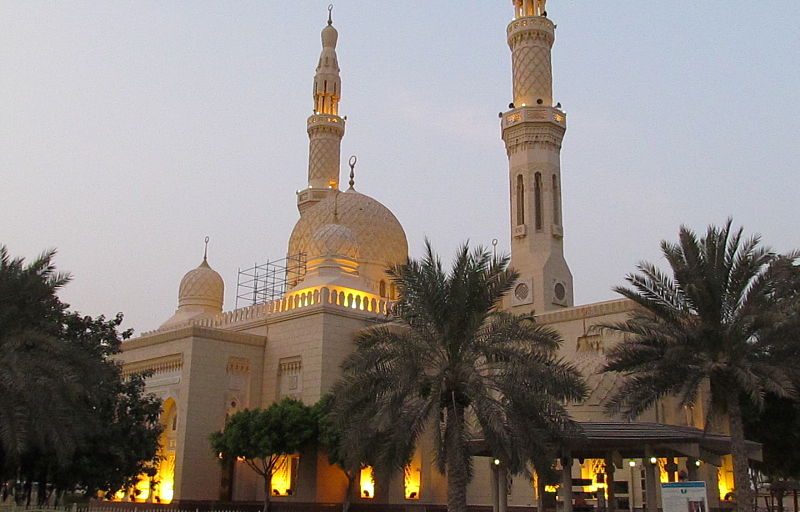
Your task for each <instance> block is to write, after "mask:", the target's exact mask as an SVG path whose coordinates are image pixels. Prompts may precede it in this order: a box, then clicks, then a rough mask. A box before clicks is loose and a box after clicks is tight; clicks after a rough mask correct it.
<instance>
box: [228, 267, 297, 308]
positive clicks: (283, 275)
mask: <svg viewBox="0 0 800 512" xmlns="http://www.w3.org/2000/svg"><path fill="white" fill-rule="evenodd" d="M305 275H306V255H305V253H298V254H293V255H289V256H287V257H285V258H283V259H280V260H275V261H269V260H267V262H266V263H261V264H259V263H256V264H255V265H253V266H252V267H248V268H245V269H242V268H239V275H238V277H237V279H236V308H239V307H240V301H241V306H242V307H244V306H252V305H255V304H263V303H265V302H270V301H273V300H276V299H280V298H282V297H283V296H284V294H285V293H286V292H287V291H288V290H289V288H291V287H292V286H294V285H295V284H297V282H298V281H300V280H302V278H303V277H304V276H305Z"/></svg>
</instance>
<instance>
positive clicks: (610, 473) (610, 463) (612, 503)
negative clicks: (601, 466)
mask: <svg viewBox="0 0 800 512" xmlns="http://www.w3.org/2000/svg"><path fill="white" fill-rule="evenodd" d="M614 469H615V468H614V457H613V456H608V457H606V489H607V490H606V495H608V502H607V503H608V505H607V507H608V511H609V512H614V511H615V510H616V509H617V497H616V496H615V495H614Z"/></svg>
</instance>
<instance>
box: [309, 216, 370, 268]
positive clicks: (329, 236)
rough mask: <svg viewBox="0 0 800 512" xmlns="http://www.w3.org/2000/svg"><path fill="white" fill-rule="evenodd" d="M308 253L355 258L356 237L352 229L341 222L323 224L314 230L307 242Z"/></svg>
mask: <svg viewBox="0 0 800 512" xmlns="http://www.w3.org/2000/svg"><path fill="white" fill-rule="evenodd" d="M309 254H315V255H318V256H339V257H342V256H343V257H346V258H350V259H352V260H357V259H358V255H359V250H358V239H357V238H356V235H355V234H353V231H352V230H351V229H350V228H348V227H347V226H343V225H341V224H323V225H322V226H320V228H319V229H317V230H316V231H315V232H314V235H313V236H312V237H311V243H310V244H309Z"/></svg>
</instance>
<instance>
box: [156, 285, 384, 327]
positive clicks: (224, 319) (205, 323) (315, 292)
mask: <svg viewBox="0 0 800 512" xmlns="http://www.w3.org/2000/svg"><path fill="white" fill-rule="evenodd" d="M316 305H325V306H334V307H339V308H342V309H349V310H353V311H364V312H367V313H373V314H375V315H377V316H383V317H387V316H389V315H390V314H391V310H392V305H393V302H392V301H389V300H387V299H384V298H380V297H378V296H376V295H373V294H371V293H367V292H363V291H360V290H354V289H351V288H340V287H330V288H329V287H327V286H323V287H321V288H313V289H304V290H298V291H296V292H291V293H288V294H287V295H286V296H285V297H283V298H282V299H277V300H273V301H270V302H265V303H263V304H255V305H253V306H247V307H244V308H238V309H234V310H233V311H226V312H224V313H220V314H218V315H216V316H214V317H211V318H202V319H200V320H189V321H188V322H186V323H185V324H183V326H189V325H197V326H200V327H217V328H219V327H227V326H230V325H234V324H239V323H244V322H250V321H255V320H258V319H260V318H263V317H265V316H268V315H274V314H279V313H286V312H289V311H296V310H299V309H302V308H307V307H310V306H316ZM156 332H159V331H157V330H156V331H149V332H145V333H143V334H142V335H143V336H146V335H149V334H155V333H156Z"/></svg>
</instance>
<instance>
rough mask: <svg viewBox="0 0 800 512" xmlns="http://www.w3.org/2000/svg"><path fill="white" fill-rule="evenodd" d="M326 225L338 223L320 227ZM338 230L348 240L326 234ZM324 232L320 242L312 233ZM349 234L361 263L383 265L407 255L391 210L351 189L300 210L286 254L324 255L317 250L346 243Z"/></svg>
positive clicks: (308, 257) (402, 238) (311, 256)
mask: <svg viewBox="0 0 800 512" xmlns="http://www.w3.org/2000/svg"><path fill="white" fill-rule="evenodd" d="M326 225H333V226H340V227H338V228H334V227H330V228H325V229H321V228H323V227H324V226H326ZM341 226H343V227H345V228H347V232H345V231H344V230H341ZM337 233H341V234H342V235H343V238H346V239H347V240H342V241H338V242H335V243H334V242H333V241H332V240H331V239H330V237H329V235H334V236H335V235H336V234H337ZM323 234H324V235H326V236H324V238H325V239H326V240H327V242H326V243H325V244H320V243H319V236H316V237H315V235H323ZM351 237H355V240H356V241H357V243H358V248H357V249H358V250H357V253H356V254H357V259H358V261H359V262H361V263H371V264H376V265H381V266H385V265H387V264H397V263H403V262H405V261H406V259H407V258H408V242H407V240H406V234H405V231H403V227H402V226H401V225H400V222H398V221H397V218H396V217H395V216H394V214H392V212H391V211H389V209H388V208H386V207H385V206H383V205H382V204H381V203H379V202H378V201H376V200H375V199H373V198H371V197H369V196H367V195H364V194H361V193H359V192H356V191H355V190H352V189H351V190H348V191H347V192H339V193H335V194H332V195H331V196H330V197H328V198H327V199H325V200H323V201H320V202H319V203H317V204H315V205H314V206H312V207H311V208H309V209H308V210H306V211H305V212H304V213H303V215H302V216H301V217H300V220H298V221H297V224H295V226H294V230H293V231H292V236H291V238H289V254H299V253H305V255H306V259H308V260H310V259H313V258H316V257H320V256H325V255H324V254H316V253H318V252H320V250H323V248H327V247H331V246H333V245H336V246H339V244H341V246H349V245H350V243H349V242H350V240H351ZM348 252H350V251H348ZM351 254H352V252H351Z"/></svg>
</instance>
